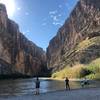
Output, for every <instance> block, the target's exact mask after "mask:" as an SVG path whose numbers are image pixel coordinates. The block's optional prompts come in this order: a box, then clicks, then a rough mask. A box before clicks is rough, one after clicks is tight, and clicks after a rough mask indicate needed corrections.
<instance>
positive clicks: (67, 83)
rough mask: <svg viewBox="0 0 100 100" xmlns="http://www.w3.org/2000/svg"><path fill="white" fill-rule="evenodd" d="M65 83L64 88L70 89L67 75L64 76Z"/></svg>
mask: <svg viewBox="0 0 100 100" xmlns="http://www.w3.org/2000/svg"><path fill="white" fill-rule="evenodd" d="M65 85H66V90H70V86H69V79H68V77H66V79H65Z"/></svg>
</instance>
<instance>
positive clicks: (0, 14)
mask: <svg viewBox="0 0 100 100" xmlns="http://www.w3.org/2000/svg"><path fill="white" fill-rule="evenodd" d="M45 65H46V56H45V52H44V51H43V50H42V48H40V47H38V46H36V45H35V44H34V43H32V42H31V41H29V40H28V39H27V38H26V37H25V36H24V35H23V34H22V33H21V32H20V31H19V26H18V25H17V24H16V23H15V22H14V21H12V20H10V19H9V18H8V16H7V12H6V8H5V5H3V4H0V74H12V73H13V74H14V73H17V72H18V73H21V74H23V75H37V74H39V73H41V70H42V68H44V66H45Z"/></svg>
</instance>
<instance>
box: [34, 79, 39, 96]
mask: <svg viewBox="0 0 100 100" xmlns="http://www.w3.org/2000/svg"><path fill="white" fill-rule="evenodd" d="M35 86H36V95H39V88H40V81H39V78H38V77H37V79H36V82H35Z"/></svg>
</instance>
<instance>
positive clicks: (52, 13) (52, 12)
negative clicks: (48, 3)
mask: <svg viewBox="0 0 100 100" xmlns="http://www.w3.org/2000/svg"><path fill="white" fill-rule="evenodd" d="M56 13H57V10H54V11H50V12H49V14H50V15H54V14H56Z"/></svg>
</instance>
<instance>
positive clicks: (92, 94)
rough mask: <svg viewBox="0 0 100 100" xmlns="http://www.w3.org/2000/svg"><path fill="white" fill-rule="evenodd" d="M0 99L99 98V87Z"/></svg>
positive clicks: (59, 99) (1, 99)
mask: <svg viewBox="0 0 100 100" xmlns="http://www.w3.org/2000/svg"><path fill="white" fill-rule="evenodd" d="M0 100H100V88H91V89H79V90H71V91H56V92H52V93H44V94H40V95H33V94H29V95H22V96H0Z"/></svg>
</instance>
